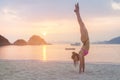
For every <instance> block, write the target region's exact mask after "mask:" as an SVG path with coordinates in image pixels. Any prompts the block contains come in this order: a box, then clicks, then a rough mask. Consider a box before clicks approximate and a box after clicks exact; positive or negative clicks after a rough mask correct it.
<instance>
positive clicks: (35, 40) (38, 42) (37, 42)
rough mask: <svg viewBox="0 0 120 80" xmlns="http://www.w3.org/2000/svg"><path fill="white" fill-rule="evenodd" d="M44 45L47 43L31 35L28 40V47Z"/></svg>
mask: <svg viewBox="0 0 120 80" xmlns="http://www.w3.org/2000/svg"><path fill="white" fill-rule="evenodd" d="M44 44H47V42H46V41H45V40H44V39H42V38H41V37H40V36H37V35H33V36H32V37H30V39H29V40H28V45H44Z"/></svg>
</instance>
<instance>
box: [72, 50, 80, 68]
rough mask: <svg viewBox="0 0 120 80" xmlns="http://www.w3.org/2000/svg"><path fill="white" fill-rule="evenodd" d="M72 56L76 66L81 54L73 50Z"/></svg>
mask: <svg viewBox="0 0 120 80" xmlns="http://www.w3.org/2000/svg"><path fill="white" fill-rule="evenodd" d="M71 58H72V59H73V62H74V65H75V66H76V65H77V64H78V61H79V54H77V53H76V52H72V56H71Z"/></svg>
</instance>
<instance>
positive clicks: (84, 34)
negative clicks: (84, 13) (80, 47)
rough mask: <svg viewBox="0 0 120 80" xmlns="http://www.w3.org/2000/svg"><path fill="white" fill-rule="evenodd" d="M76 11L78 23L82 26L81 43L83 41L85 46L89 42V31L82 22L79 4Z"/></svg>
mask: <svg viewBox="0 0 120 80" xmlns="http://www.w3.org/2000/svg"><path fill="white" fill-rule="evenodd" d="M74 11H75V13H76V16H77V20H78V23H79V25H80V33H81V41H82V43H83V44H85V42H86V41H87V40H89V36H88V31H87V29H86V27H85V25H84V23H83V21H82V18H81V16H80V12H79V4H78V3H77V4H76V5H75V10H74Z"/></svg>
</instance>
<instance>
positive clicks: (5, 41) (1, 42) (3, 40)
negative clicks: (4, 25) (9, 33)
mask: <svg viewBox="0 0 120 80" xmlns="http://www.w3.org/2000/svg"><path fill="white" fill-rule="evenodd" d="M5 45H10V42H9V41H8V39H6V38H5V37H3V36H2V35H0V46H5Z"/></svg>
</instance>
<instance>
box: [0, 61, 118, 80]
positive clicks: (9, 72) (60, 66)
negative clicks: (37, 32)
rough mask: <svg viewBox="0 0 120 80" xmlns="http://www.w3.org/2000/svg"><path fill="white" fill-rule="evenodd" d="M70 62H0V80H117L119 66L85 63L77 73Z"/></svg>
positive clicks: (76, 69)
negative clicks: (84, 68) (83, 68)
mask: <svg viewBox="0 0 120 80" xmlns="http://www.w3.org/2000/svg"><path fill="white" fill-rule="evenodd" d="M78 69H79V68H78V66H77V67H76V68H75V67H74V66H73V63H72V62H70V61H39V60H0V80H80V79H82V80H119V79H120V76H119V75H120V64H119V63H118V64H117V63H115V64H114V63H86V70H85V72H84V73H81V74H79V73H78Z"/></svg>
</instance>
